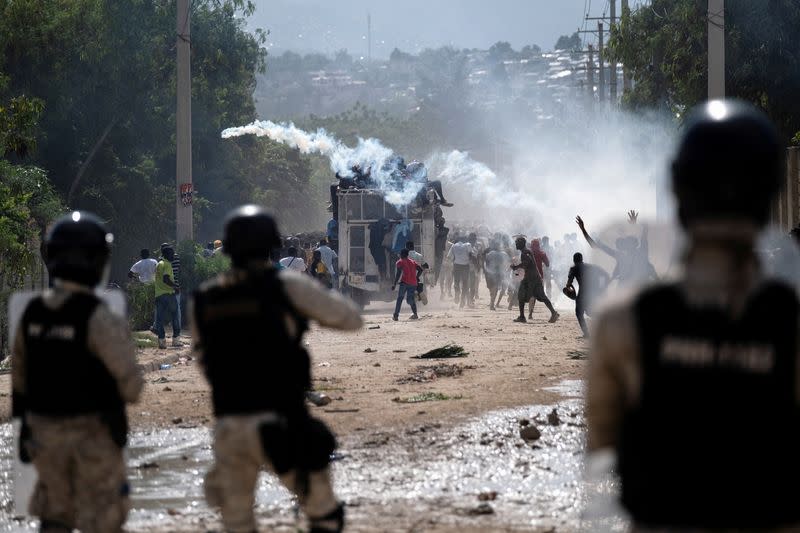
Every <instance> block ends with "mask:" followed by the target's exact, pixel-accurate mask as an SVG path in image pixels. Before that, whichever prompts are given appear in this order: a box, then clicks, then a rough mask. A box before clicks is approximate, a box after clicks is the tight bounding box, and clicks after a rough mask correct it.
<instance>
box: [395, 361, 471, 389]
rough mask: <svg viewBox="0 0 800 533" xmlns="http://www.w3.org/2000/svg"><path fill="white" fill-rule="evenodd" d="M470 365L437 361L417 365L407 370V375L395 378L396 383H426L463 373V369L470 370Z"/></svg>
mask: <svg viewBox="0 0 800 533" xmlns="http://www.w3.org/2000/svg"><path fill="white" fill-rule="evenodd" d="M473 368H475V367H474V366H472V365H459V364H450V363H439V364H436V365H433V366H418V367H416V368H413V369H411V370H410V371H409V374H408V376H406V377H402V378H400V379H398V380H397V383H398V384H400V385H404V384H406V383H428V382H431V381H435V380H436V379H438V378H445V377H446V378H454V377H458V376H460V375H461V374H463V373H464V370H472V369H473Z"/></svg>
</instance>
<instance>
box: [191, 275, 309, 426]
mask: <svg viewBox="0 0 800 533" xmlns="http://www.w3.org/2000/svg"><path fill="white" fill-rule="evenodd" d="M229 281H230V278H228V277H221V278H218V279H217V280H213V281H211V282H209V283H207V284H205V285H204V286H203V287H201V288H200V289H199V290H198V291H196V292H195V295H194V302H195V317H196V319H197V325H198V328H199V331H200V337H201V342H202V346H203V360H204V367H205V372H206V376H207V378H208V381H209V383H210V384H211V389H212V402H213V405H214V413H215V414H216V415H217V416H224V415H238V414H248V413H257V412H263V411H277V412H280V413H283V414H287V415H293V414H298V413H304V412H305V404H304V398H305V396H304V395H305V391H306V390H308V388H309V387H310V369H309V358H308V353H307V352H306V351H305V350H304V349H303V347H302V346H301V344H300V342H301V340H302V335H303V332H304V331H305V329H306V320H305V319H304V318H302V317H300V316H299V315H298V314H297V312H296V311H295V310H294V308H293V306H292V305H291V303H290V302H289V299H288V297H287V295H286V293H285V291H284V288H283V284H282V283H281V281H280V280H279V279H278V277H277V272H276V271H275V270H274V269H272V268H268V269H264V270H258V271H248V272H247V273H244V274H242V275H241V277H239V278H236V279H235V281H234V282H232V283H230V282H229ZM287 314H288V315H290V316H292V317H294V319H295V321H296V323H297V325H298V332H297V334H296V336H295V337H290V336H289V333H288V332H287V329H286V315H287Z"/></svg>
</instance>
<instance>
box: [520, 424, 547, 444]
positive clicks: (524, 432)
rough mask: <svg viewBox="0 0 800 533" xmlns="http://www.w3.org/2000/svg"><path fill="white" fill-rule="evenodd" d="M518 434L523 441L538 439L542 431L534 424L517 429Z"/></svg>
mask: <svg viewBox="0 0 800 533" xmlns="http://www.w3.org/2000/svg"><path fill="white" fill-rule="evenodd" d="M519 436H520V437H521V438H522V440H525V441H534V440H539V438H540V437H541V436H542V432H541V431H539V430H538V429H536V426H524V427H521V428H520V430H519Z"/></svg>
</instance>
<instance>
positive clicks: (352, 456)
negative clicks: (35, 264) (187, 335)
mask: <svg viewBox="0 0 800 533" xmlns="http://www.w3.org/2000/svg"><path fill="white" fill-rule="evenodd" d="M433 296H434V297H433V298H432V302H431V304H430V305H428V306H424V307H421V308H420V313H419V314H420V320H418V321H409V320H407V317H408V314H409V312H408V311H407V308H404V311H403V312H402V313H401V320H400V321H399V322H393V321H392V320H391V308H390V306H389V305H388V304H378V305H376V306H371V307H370V308H368V309H367V310H366V311H365V314H364V318H365V322H366V323H365V327H364V329H363V330H361V331H359V332H356V333H341V332H332V331H329V330H321V329H319V328H316V327H313V328H312V330H311V331H310V332H309V333H308V335H307V337H306V339H307V342H308V349H309V351H310V353H311V356H312V371H313V385H314V388H315V389H316V390H317V391H319V392H323V393H325V394H327V395H329V396H330V397H331V398H332V399H333V401H332V402H331V403H330V404H329V405H327V406H323V407H310V409H311V411H312V413H313V414H314V415H315V416H318V417H320V418H322V419H323V420H325V421H326V422H328V423H329V424H330V426H331V427H332V428H333V429H334V431H335V432H336V433H337V435H338V437H339V439H340V442H341V443H342V446H341V448H342V455H343V456H344V460H342V461H340V462H337V466H336V472H337V480H338V481H339V483H337V486H339V484H340V483H342V482H344V481H347V480H350V481H351V482H352V483H351V485H352V486H351V487H350V488H349V489H346V490H345V492H346V496H345V499H346V500H347V502H348V505H350V506H351V507H352V509H351V511H350V513H349V515H350V516H351V518H352V520H351V526H352V529H354V530H364V531H383V530H426V531H430V530H459V531H464V530H470V529H472V530H543V531H544V530H553V528H560V529H559V530H562V529H564V528H566V529H570V526H569V525H568V524H569V523H570V520H572V519H574V517H575V515H576V513H577V512H578V511H577V510H576V508H575V505H577V502H578V500H579V498H578V492H577V489H575V490H573V491H572V492H570V491H567V496H566V497H565V494H564V488H563V487H561V486H559V487H558V488H557V489H556V488H555V487H553V490H552V491H551V492H552V494H551V495H550V496H552V497H550V496H548V494H547V493H546V492H547V490H545V489H541V488H539V489H536V490H538V491H539V493H537V494H529V495H527V498H528V499H526V494H525V491H526V490H534V488H532V487H528V485H526V484H525V483H528V482H527V481H526V482H524V483H523V482H522V479H523V478H524V479H527V478H528V477H529V475H528V473H525V474H524V475H522V474H520V476H521V477H520V483H519V484H518V486H517V487H516V489H515V493H516V494H517V495H516V500H515V501H516V504H515V505H516V507H514V509H517V511H518V512H517V511H515V512H511V511H510V510H508V509H507V510H506V511H507V512H504V513H500V512H497V513H495V509H496V508H497V509H502V505H503V504H508V501H509V500H508V499H506V500H505V502H503V501H502V499H503V497H504V496H503V487H502V484H501V485H500V486H498V487H499V490H498V489H497V488H496V489H493V490H495V491H497V492H499V493H500V496H499V498H498V501H499V502H500V503H499V504H496V503H494V502H493V501H490V502H486V505H487V506H486V507H482V508H478V507H476V506H478V505H480V502H479V501H478V500H477V498H478V492H480V491H479V490H478V487H480V486H481V484H480V483H477V484H476V483H471V484H469V483H468V484H467V485H469V487H470V488H469V489H465V488H464V487H462V486H461V485H462V483H460V482H454V481H453V479H457V480H461V475H457V476H456V477H455V478H453V477H452V475H451V476H450V477H448V476H439V477H440V478H441V479H440V482H441V484H442V486H441V487H439V489H442V491H443V492H444V494H445V495H444V496H443V495H442V494H438V495H436V497H435V498H433V499H431V498H430V497H427V496H422V495H420V498H419V499H418V500H413V499H411V500H409V499H408V498H404V497H399V496H397V497H395V496H392V494H395V492H394V491H393V490H390V489H391V488H392V487H394V488H395V489H396V488H397V486H401V487H402V486H406V485H407V484H409V483H412V484H413V483H416V481H415V479H414V476H415V475H422V477H423V478H425V477H427V476H425V475H424V474H423V473H420V472H416V473H415V471H414V468H423V469H424V468H425V465H427V464H433V463H436V462H441V461H444V462H445V463H446V465H447V466H441V468H443V469H444V471H448V472H449V471H451V470H452V468H456V469H457V470H456V472H459V471H461V470H459V469H468V466H469V465H468V464H466V463H468V462H469V461H468V460H467V459H468V457H467V456H469V453H472V455H473V456H474V457H477V458H479V459H480V461H479V462H482V461H484V460H485V459H486V457H488V456H489V455H491V456H492V457H496V458H497V452H496V450H499V449H508V450H513V451H514V453H513V454H509V455H508V457H505V456H504V455H502V454H501V455H500V456H499V459H498V460H499V462H498V463H497V465H495V466H491V465H489V466H487V467H486V468H489V469H490V470H489V471H490V472H491V471H497V470H498V469H500V470H503V468H501V465H505V464H506V459H507V461H510V462H511V464H524V465H528V464H529V463H530V464H538V463H536V461H538V460H542V461H544V462H543V463H541V465H544V466H541V465H540V467H539V468H541V471H542V472H550V473H552V472H554V471H556V470H558V468H559V465H561V466H563V465H564V464H565V462H564V461H565V460H564V459H563V458H562V459H560V460H556V459H554V457H555V456H551V455H547V454H542V453H540V454H539V458H538V459H537V458H535V457H529V458H526V457H521V456H520V454H523V455H524V454H525V453H528V454H530V453H531V449H534V450H535V449H537V448H536V447H534V448H531V447H530V446H528V443H525V442H524V441H523V440H522V439H520V438H519V435H518V430H519V428H518V426H517V425H516V424H517V422H516V419H517V418H518V417H522V418H524V417H525V416H526V413H527V416H530V417H533V416H534V415H537V416H539V417H540V418H539V419H537V421H538V422H541V421H542V418H541V417H543V416H545V415H543V414H542V413H541V412H540V411H541V410H542V409H544V408H537V409H538V410H537V409H534V408H532V407H530V406H535V405H545V404H554V403H556V402H563V401H565V399H564V397H563V396H562V395H561V394H559V392H558V391H554V390H547V389H548V388H551V387H554V386H557V385H559V384H561V383H563V382H565V381H568V382H574V380H580V379H582V378H583V373H584V370H585V357H586V352H587V348H588V346H587V342H586V341H584V340H583V339H579V338H578V336H579V335H580V329H579V327H578V325H577V322H576V320H575V317H574V313H573V312H572V309H570V308H568V307H565V308H563V309H560V312H561V315H562V316H561V320H559V322H558V323H556V324H549V323H547V318H548V316H549V313H548V312H547V311H546V309H545V308H544V306H543V305H541V304H539V305H537V309H536V312H535V314H534V319H533V321H532V322H530V323H528V324H517V323H514V322H512V320H513V318H514V317H515V316H516V311H508V310H506V309H503V310H498V311H490V310H489V309H488V298H487V296H485V295H484V296H483V298H482V299H479V300H478V304H477V306H476V308H474V309H468V308H466V309H458V308H456V307H455V306H454V305H453V304H452V302H449V301H444V302H442V301H440V300H439V296H438V292H434V295H433ZM187 343H188V339H187ZM448 343H455V344H458V345H461V346H463V347H464V349H465V350H466V351H467V352H469V355H468V356H466V357H463V358H454V359H440V360H420V359H415V358H414V356H417V355H419V354H422V353H423V352H426V351H428V350H431V349H433V348H438V347H441V346H443V345H445V344H448ZM254 355H256V354H254ZM139 359H140V362H141V363H142V364H143V366H144V367H145V369H147V370H152V369H153V368H158V367H159V365H160V364H161V363H163V362H165V361H168V362H169V363H170V364H171V368H169V369H167V370H155V371H149V372H147V373H146V381H147V385H146V387H145V392H144V394H143V397H142V399H141V400H140V402H139V403H138V404H136V405H134V406H132V407H131V408H130V409H129V414H130V418H131V426H132V430H133V431H134V432H135V433H136V434H137V435H140V436H141V435H161V436H162V437H164V436H166V438H177V437H175V436H176V435H184V434H187V435H191V437H186V438H187V439H189V441H187V442H194V441H193V440H192V439H195V440H197V442H202V445H200V444H198V447H197V454H198V455H197V457H194V456H193V455H192V454H191V453H188V452H182V454H183V455H180V454H179V457H189V459H184V460H190V461H195V459H196V462H197V463H198V465H204V464H205V463H206V462H207V460H208V457H207V453H208V452H207V449H208V446H207V442H208V431H207V429H206V428H208V427H210V426H211V423H212V416H211V411H210V407H209V391H208V387H207V384H206V382H205V379H204V378H203V376H202V374H201V372H200V369H199V368H198V365H197V364H196V363H195V361H193V360H191V353H190V350H189V349H188V347H187V348H184V349H169V350H166V351H165V350H161V351H159V350H155V349H152V348H144V349H140V350H139ZM9 393H10V379H9V376H8V375H5V376H2V377H0V414H2V416H3V417H4V418H6V419H7V418H8V413H9V400H10V395H9ZM570 402H571V403H562V404H561V405H560V406H559V409H561V410H562V417H570V420H571V423H572V425H571V427H572V428H573V429H571V430H570V431H571V433H563V432H562V433H552V435H550V434H548V433H545V434H544V436H543V438H542V442H543V443H545V444H542V446H538V447H545V448H546V446H547V444H546V443H547V442H548V439H550V437H552V439H551V440H552V445H553V446H554V447H555V448H556V449H566V448H564V446H562V444H563V442H568V443H569V445H568V446H567V448H568V449H569V450H570V451H569V454H568V456H569V457H578V456H579V454H580V447H581V446H582V438H583V437H582V432H583V431H582V430H581V429H580V428H581V427H582V424H583V423H582V407H581V405H580V402H579V401H578V400H570ZM512 408H515V409H512ZM564 413H565V414H564ZM492 421H494V422H492ZM498 421H502V422H498ZM544 425H545V426H546V425H547V423H546V422H544ZM494 426H497V427H494ZM564 427H566V426H564ZM470 428H472V429H470ZM479 428H482V429H479ZM548 431H549V429H548ZM181 432H183V433H181ZM186 432H189V433H186ZM197 432H199V433H197ZM471 432H479V433H478V434H476V435H472V434H471ZM465 435H466V436H465ZM162 437H159V438H162ZM135 439H136V437H135V438H134V440H135ZM562 439H565V440H564V441H563V442H562ZM146 440H147V439H144V441H142V442H143V444H142V447H143V449H144V448H148V449H150V448H152V449H154V450H156V451H155V452H154V453H156V455H157V454H158V447H157V446H152V443H150V444H147V443H145V441H146ZM437 442H438V443H439V445H441V444H442V443H447V445H446V446H445V447H444V448H443V449H442V450H439V451H436V450H437V449H438V448H437V446H436V444H435V443H437ZM559 442H562V444H558V443H559ZM470 443H471V444H470ZM187 446H188V447H187V449H193V448H191V446H190V445H187ZM461 446H463V447H464V448H463V450H459V447H461ZM469 446H473V448H469ZM487 446H488V447H487ZM467 450H471V452H468V451H467ZM484 450H485V452H484ZM526 450H528V451H527V452H526ZM490 452H491V453H490ZM136 453H138V452H135V453H134V454H133V455H136ZM142 453H144V452H142ZM565 453H566V452H565ZM187 454H188V455H187ZM386 454H389V455H391V459H390V458H389V457H388V456H387V455H386ZM464 454H466V455H464ZM484 456H486V457H484ZM382 457H383V459H382ZM399 457H404V459H403V461H407V462H408V468H409V469H410V470H409V471H408V472H403V462H402V461H401V462H400V463H398V458H399ZM547 457H549V459H547ZM382 460H383V461H384V463H385V464H382ZM163 461H164V463H165V464H166V463H167V462H168V460H167V458H166V457H165V458H163ZM460 461H463V462H465V464H464V465H460V466H459V462H460ZM548 461H549V462H548ZM568 462H569V470H570V472H571V473H570V474H569V476H568V477H569V479H567V480H566V481H564V483H567V484H569V483H572V481H574V479H573V478H574V477H575V475H576V474H575V471H576V469H578V468H579V467H578V466H577V464H573V463H574V462H575V460H573V459H570V460H569V461H568ZM545 463H546V464H545ZM412 464H414V465H416V466H414V467H413V468H412V466H411V465H412ZM442 464H443V465H444V463H442ZM498 465H500V466H498ZM138 466H141V465H137V464H132V465H131V468H132V469H133V470H134V471H135V470H136V468H137V467H138ZM384 466H385V467H386V468H390V467H391V468H393V469H395V470H394V471H393V477H392V476H390V477H386V478H382V477H381V475H380V474H379V471H380V470H381V469H382V468H383V467H384ZM174 467H175V468H180V467H181V466H180V464H178V465H176V466H174ZM165 468H166V466H163V467H162V470H163V469H165ZM520 468H522V467H520ZM525 468H527V466H526V467H525ZM548 469H549V470H548ZM201 470H202V469H196V470H193V474H192V479H191V481H190V483H193V484H197V483H198V482H199V481H198V480H199V479H201V478H202V472H201ZM354 470H355V471H356V472H359V473H360V474H359V475H360V477H359V476H355V474H354V473H353V471H354ZM339 472H341V474H339ZM480 472H485V471H484V470H481V471H480ZM451 473H452V472H451ZM462 473H463V472H462ZM464 475H466V474H464ZM471 475H472V476H476V475H477V476H478V477H481V476H483V475H484V474H483V473H478V472H477V471H476V472H473V473H472V474H471ZM148 476H149V474H145V475H142V474H141V472H139V473H135V474H134V476H133V477H134V484H135V483H136V477H139V478H141V479H142V483H144V482H146V481H147V478H148ZM365 476H366V478H369V479H371V480H372V481H371V483H367V481H365V479H366V478H365ZM490 477H491V476H490ZM545 477H546V476H545ZM506 478H508V479H509V480H510V481H509V483H512V485H513V483H514V482H513V478H514V474H513V473H512V474H509V475H508V476H506ZM558 479H560V478H558ZM376 480H377V481H376ZM571 480H572V481H571ZM473 481H474V480H473ZM478 481H480V480H478ZM265 483H266V484H268V485H269V484H270V483H272V481H266V482H265ZM448 483H455V485H457V486H453V487H452V488H451V487H448V486H445V485H447V484H448ZM559 483H561V481H559ZM359 484H363V485H364V486H363V489H364V490H369V491H370V492H371V494H358V491H359V487H360V485H359ZM376 484H377V485H376ZM488 485H489V486H494V485H493V484H492V483H488ZM495 485H496V484H495ZM270 486H271V485H270ZM376 486H377V487H383V489H380V488H376ZM414 486H416V485H414ZM353 487H355V488H353ZM525 487H528V488H527V489H526V488H525ZM439 489H437V490H439ZM276 490H278V489H276ZM376 490H378V491H381V490H383V491H385V494H386V497H385V498H383V497H381V498H377V499H375V498H373V499H370V498H371V497H373V496H375V495H374V494H372V493H374V491H376ZM449 490H452V494H451V495H447V492H448V491H449ZM490 492H491V491H490ZM135 495H136V492H134V508H135V509H136V508H137V503H136V499H135ZM197 496H198V499H199V500H201V497H199V494H198V495H197ZM428 496H430V495H428ZM194 498H195V496H186V498H183V499H181V498H179V499H178V500H177V501H175V502H173V501H171V500H169V498H166V497H165V498H163V500H164V501H159V500H158V498H156V499H155V500H154V499H153V498H148V499H147V505H145V504H141V505H139V510H138V511H136V512H134V514H133V515H132V516H133V517H136V516H138V517H139V518H138V519H137V520H138V522H137V520H133V523H132V526H133V529H132V530H135V531H139V530H141V531H154V530H159V531H178V530H180V531H192V530H198V528H199V527H201V524H202V527H203V528H205V527H208V526H209V525H213V523H214V521H215V516H214V514H213V513H209V514H208V516H206V515H203V514H202V513H201V512H200V511H197V512H195V513H194V514H192V513H191V512H190V511H189V510H185V511H176V512H172V511H173V510H174V509H173V507H174V508H178V509H180V508H181V502H183V501H184V500H186V502H189V500H193V499H194ZM282 498H283V500H280V499H278V500H274V501H270V505H267V506H265V507H264V508H263V509H260V510H259V515H260V516H262V518H263V519H264V520H267V521H268V522H266V523H269V524H270V525H271V527H273V528H278V529H280V527H282V525H285V526H286V527H287V528H289V529H291V528H292V527H294V524H295V520H294V518H293V516H292V515H291V513H290V509H291V501H290V500H289V499H288V495H286V494H283V496H282ZM565 499H566V501H568V502H570V503H569V504H563V500H565ZM168 500H169V501H168ZM415 501H416V503H414V502H415ZM537 501H538V502H539V504H538V506H537V504H536V503H535V502H537ZM559 501H561V502H562V503H561V504H559V503H558V502H559ZM154 502H155V503H154ZM281 502H283V503H281ZM526 502H531V503H530V504H528V503H526ZM197 505H198V504H197V503H196V504H195V507H197ZM199 505H200V506H201V507H202V504H199ZM498 505H499V507H498ZM491 506H493V507H491ZM168 507H169V508H170V511H171V512H170V513H166V514H165V511H166V510H167V508H168ZM473 507H474V508H475V509H477V510H475V509H473ZM191 508H192V506H191V505H189V504H188V503H187V509H191ZM487 508H489V509H491V513H489V512H488V511H487ZM137 513H139V514H138V515H137ZM184 514H185V515H187V516H183V515H184ZM189 515H190V516H191V517H192V518H191V519H190V516H189ZM540 515H542V516H543V517H544V518H542V516H540ZM176 516H177V518H176ZM203 516H206V517H205V518H202V517H203ZM531 516H535V517H539V518H538V519H537V520H538V521H537V520H533V521H531V520H530V517H531ZM154 517H161V518H162V519H163V520H156V521H155V522H154V521H153V519H154ZM270 517H271V518H270ZM520 517H523V518H524V517H528V519H523V518H520ZM198 520H199V522H198ZM269 520H272V521H271V522H270V521H269ZM156 523H158V524H164V525H163V526H159V527H156V525H155V524H156ZM136 524H139V525H136ZM167 524H171V525H167ZM181 524H183V525H181ZM189 524H191V525H189ZM184 526H185V527H188V529H184ZM192 528H194V529H192Z"/></svg>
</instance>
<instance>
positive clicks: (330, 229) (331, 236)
mask: <svg viewBox="0 0 800 533" xmlns="http://www.w3.org/2000/svg"><path fill="white" fill-rule="evenodd" d="M325 235H326V238H327V239H328V243H329V244H330V246H331V249H332V250H333V251H334V252H338V251H339V222H337V220H336V219H335V218H333V217H331V219H330V220H329V221H328V225H327V227H326V230H325Z"/></svg>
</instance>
